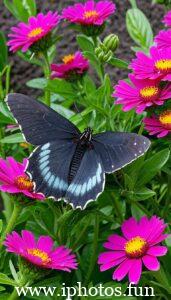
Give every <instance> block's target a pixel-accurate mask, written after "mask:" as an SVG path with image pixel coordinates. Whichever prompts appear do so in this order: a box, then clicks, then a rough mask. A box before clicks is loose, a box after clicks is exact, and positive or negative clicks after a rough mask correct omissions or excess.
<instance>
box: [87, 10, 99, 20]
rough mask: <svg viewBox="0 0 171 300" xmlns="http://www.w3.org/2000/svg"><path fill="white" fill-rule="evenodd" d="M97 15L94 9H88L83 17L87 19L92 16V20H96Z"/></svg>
mask: <svg viewBox="0 0 171 300" xmlns="http://www.w3.org/2000/svg"><path fill="white" fill-rule="evenodd" d="M98 16H99V13H98V12H97V11H96V10H88V11H86V12H85V13H84V18H85V19H89V18H93V19H94V20H96V19H97V18H98Z"/></svg>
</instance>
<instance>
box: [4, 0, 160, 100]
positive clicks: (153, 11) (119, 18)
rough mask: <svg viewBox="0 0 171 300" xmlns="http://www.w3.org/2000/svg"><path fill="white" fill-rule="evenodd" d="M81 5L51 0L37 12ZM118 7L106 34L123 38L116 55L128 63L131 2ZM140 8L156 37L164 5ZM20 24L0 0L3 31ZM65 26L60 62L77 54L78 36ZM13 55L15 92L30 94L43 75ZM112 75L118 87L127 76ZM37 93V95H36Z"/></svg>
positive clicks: (143, 2) (145, 2) (122, 0)
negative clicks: (30, 87) (32, 83)
mask: <svg viewBox="0 0 171 300" xmlns="http://www.w3.org/2000/svg"><path fill="white" fill-rule="evenodd" d="M76 2H79V1H67V0H51V1H44V0H42V1H40V0H37V4H38V9H39V11H40V10H41V11H42V12H46V11H47V10H58V11H59V12H60V11H61V10H62V8H64V7H66V6H67V5H70V4H73V3H76ZM114 2H115V4H116V6H117V11H116V13H115V14H114V15H113V16H112V17H111V18H110V24H109V25H108V27H107V28H106V33H116V34H118V36H119V38H120V47H119V49H118V51H117V55H118V58H121V59H124V60H127V61H129V60H130V59H131V58H132V57H133V56H134V52H133V51H132V50H130V46H131V45H133V42H132V40H131V39H130V37H129V35H128V33H127V30H126V26H125V14H126V11H127V10H128V9H129V8H130V4H129V1H128V0H115V1H114ZM137 4H138V6H139V8H140V9H141V10H142V11H143V12H144V13H145V14H146V16H147V17H148V19H149V21H150V22H151V24H152V28H153V31H154V33H155V34H156V33H157V32H158V31H159V29H160V28H162V23H161V20H162V18H163V15H164V7H163V6H161V5H152V4H151V0H137ZM16 23H17V21H16V20H15V18H14V17H13V16H12V15H11V13H10V12H9V11H8V10H7V9H6V8H5V7H4V5H3V1H2V0H0V30H2V31H4V33H5V34H6V36H7V34H8V33H9V31H10V28H11V26H13V25H14V24H16ZM64 27H65V26H64V25H62V24H61V25H60V29H59V31H60V34H62V36H63V39H62V41H61V42H60V44H59V46H58V53H57V58H56V60H57V61H59V60H60V58H61V57H62V56H63V55H65V54H66V53H72V52H73V51H75V50H76V49H77V48H76V43H75V34H74V32H73V31H72V30H68V29H67V30H65V28H64ZM9 55H10V63H11V65H12V77H11V78H12V82H11V84H12V89H14V90H15V91H17V92H21V93H26V94H28V93H30V92H31V91H30V90H28V87H26V85H25V82H26V81H28V80H29V79H32V78H35V77H40V76H41V75H42V73H41V70H40V69H39V68H38V67H36V66H33V65H31V64H29V63H27V62H24V61H22V60H21V58H19V57H18V56H17V55H16V54H11V53H10V54H9ZM109 72H110V75H111V77H112V80H113V83H114V84H115V83H116V82H117V81H118V79H120V78H124V77H125V76H126V73H125V71H123V70H118V69H116V68H112V67H111V68H110V70H109ZM34 92H35V91H34Z"/></svg>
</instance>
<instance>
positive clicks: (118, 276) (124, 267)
mask: <svg viewBox="0 0 171 300" xmlns="http://www.w3.org/2000/svg"><path fill="white" fill-rule="evenodd" d="M133 263H134V261H133V260H131V259H126V260H124V261H123V262H122V263H121V264H120V266H119V267H118V268H117V269H116V270H115V272H114V273H113V279H114V280H118V281H120V280H122V279H123V278H124V277H125V276H126V275H127V274H128V272H129V270H130V268H131V267H132V265H133Z"/></svg>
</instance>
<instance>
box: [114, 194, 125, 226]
mask: <svg viewBox="0 0 171 300" xmlns="http://www.w3.org/2000/svg"><path fill="white" fill-rule="evenodd" d="M112 197H113V199H112V204H113V206H114V209H115V211H116V214H117V216H118V218H119V220H120V223H121V224H122V222H123V220H124V218H123V214H122V210H121V206H120V203H119V201H118V198H117V197H116V196H115V195H114V194H113V193H112Z"/></svg>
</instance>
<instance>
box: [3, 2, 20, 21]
mask: <svg viewBox="0 0 171 300" xmlns="http://www.w3.org/2000/svg"><path fill="white" fill-rule="evenodd" d="M4 5H5V6H6V8H7V9H8V10H9V11H10V12H11V13H12V15H13V16H14V17H15V18H16V19H19V15H18V12H17V8H16V7H15V5H14V3H13V1H11V0H4Z"/></svg>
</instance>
